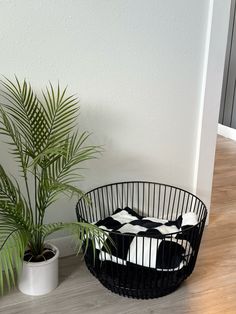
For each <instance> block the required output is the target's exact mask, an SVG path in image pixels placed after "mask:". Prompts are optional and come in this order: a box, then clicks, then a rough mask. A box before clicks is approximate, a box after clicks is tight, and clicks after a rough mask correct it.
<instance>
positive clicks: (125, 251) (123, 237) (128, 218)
mask: <svg viewBox="0 0 236 314" xmlns="http://www.w3.org/2000/svg"><path fill="white" fill-rule="evenodd" d="M197 223H198V220H197V216H196V214H194V213H193V212H188V213H186V214H183V215H181V216H179V217H178V218H177V219H176V220H173V221H168V220H164V219H157V218H154V217H142V216H140V215H138V214H137V213H136V212H135V211H134V210H132V209H130V208H128V207H126V208H124V209H117V210H116V211H115V212H114V214H113V215H111V216H110V217H107V218H105V219H103V220H99V221H98V222H96V223H95V224H96V225H97V226H98V227H100V228H101V229H103V230H105V231H107V236H108V235H109V236H110V238H111V239H112V240H113V243H114V245H111V243H110V240H109V239H107V237H106V239H105V240H106V241H107V242H108V245H109V247H110V252H109V253H108V252H107V251H106V250H105V248H104V246H103V245H102V243H101V242H100V241H96V250H97V253H98V256H99V259H100V260H101V261H111V262H115V263H118V264H121V265H128V264H129V263H131V264H133V265H134V264H135V265H141V266H144V267H150V268H154V269H156V270H160V271H176V270H179V269H181V268H183V267H184V266H185V265H186V264H187V263H188V260H189V257H190V256H191V254H192V245H191V240H192V237H191V239H190V238H189V237H188V236H187V235H186V236H183V235H184V232H179V231H183V230H186V228H188V227H189V226H193V225H196V224H197ZM111 231H113V232H111ZM136 235H139V236H138V237H137V236H136Z"/></svg>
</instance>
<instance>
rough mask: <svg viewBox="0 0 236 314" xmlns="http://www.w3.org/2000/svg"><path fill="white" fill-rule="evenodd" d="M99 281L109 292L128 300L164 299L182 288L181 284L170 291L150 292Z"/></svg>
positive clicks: (169, 289)
mask: <svg viewBox="0 0 236 314" xmlns="http://www.w3.org/2000/svg"><path fill="white" fill-rule="evenodd" d="M98 280H99V281H100V283H101V284H102V285H103V286H104V287H105V288H107V289H108V290H110V291H111V292H113V293H116V294H119V295H121V296H123V297H128V298H133V299H154V298H160V297H163V296H165V295H168V294H170V293H172V292H174V291H175V290H177V289H178V287H179V286H180V284H178V285H176V286H173V287H169V288H168V289H165V290H163V289H162V290H161V291H158V290H155V289H153V290H150V289H130V288H125V287H117V286H115V285H111V284H110V283H109V282H107V281H104V280H100V279H99V278H98Z"/></svg>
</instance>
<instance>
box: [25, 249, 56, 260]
mask: <svg viewBox="0 0 236 314" xmlns="http://www.w3.org/2000/svg"><path fill="white" fill-rule="evenodd" d="M54 256H55V252H54V251H53V250H52V249H50V248H45V249H44V250H43V252H42V254H41V255H38V256H33V255H32V252H31V251H30V250H27V251H25V255H24V261H25V262H31V263H38V262H45V261H48V260H49V259H51V258H53V257H54Z"/></svg>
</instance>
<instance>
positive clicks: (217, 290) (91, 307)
mask: <svg viewBox="0 0 236 314" xmlns="http://www.w3.org/2000/svg"><path fill="white" fill-rule="evenodd" d="M0 313H1V314H17V313H19V314H31V313H32V314H46V313H50V314H54V313H55V314H56V313H57V314H63V313H65V314H74V313H84V314H139V313H140V314H153V313H158V314H172V313H175V314H185V313H186V314H190V313H193V314H218V313H219V314H222V313H223V314H235V313H236V142H233V141H231V140H228V139H225V138H223V137H220V136H219V137H218V141H217V149H216V160H215V171H214V180H213V194H212V208H211V214H210V224H209V226H208V227H207V228H206V230H205V233H204V236H203V241H202V245H201V248H200V252H199V256H198V260H197V264H196V268H195V270H194V272H193V274H192V275H191V276H190V278H189V279H187V280H186V281H185V282H184V283H183V284H182V285H181V287H180V288H179V289H178V290H177V291H176V292H174V293H172V294H170V295H168V296H165V297H162V298H159V299H153V300H133V299H128V298H124V297H120V296H118V295H116V294H113V293H111V292H110V291H108V290H107V289H105V288H104V287H103V286H101V284H100V283H99V282H98V281H97V280H96V279H95V278H94V277H93V276H92V275H91V274H90V273H89V271H88V270H87V269H86V267H85V265H84V263H83V261H81V258H80V257H67V258H62V259H60V285H59V287H58V288H57V289H56V290H54V291H53V292H52V293H50V294H49V295H46V296H42V297H29V296H25V295H23V294H21V293H19V292H18V291H17V290H14V291H12V292H11V293H10V294H8V295H6V296H4V297H2V298H1V299H0Z"/></svg>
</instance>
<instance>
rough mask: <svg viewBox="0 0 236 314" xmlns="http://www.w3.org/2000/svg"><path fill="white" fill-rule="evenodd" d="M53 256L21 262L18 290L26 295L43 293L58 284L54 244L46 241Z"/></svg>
mask: <svg viewBox="0 0 236 314" xmlns="http://www.w3.org/2000/svg"><path fill="white" fill-rule="evenodd" d="M47 247H49V248H52V249H53V251H54V252H55V256H54V257H53V258H51V259H49V260H48V261H45V262H38V263H31V262H25V261H24V262H23V267H22V272H21V274H20V275H19V278H18V288H19V290H20V291H21V292H22V293H24V294H28V295H43V294H47V293H49V292H51V291H52V290H54V289H55V288H56V287H57V286H58V257H59V250H58V248H57V247H56V246H54V245H52V244H49V243H47Z"/></svg>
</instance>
